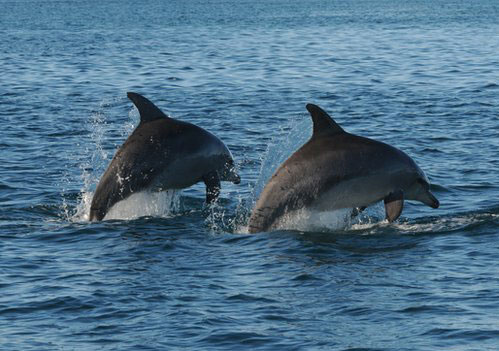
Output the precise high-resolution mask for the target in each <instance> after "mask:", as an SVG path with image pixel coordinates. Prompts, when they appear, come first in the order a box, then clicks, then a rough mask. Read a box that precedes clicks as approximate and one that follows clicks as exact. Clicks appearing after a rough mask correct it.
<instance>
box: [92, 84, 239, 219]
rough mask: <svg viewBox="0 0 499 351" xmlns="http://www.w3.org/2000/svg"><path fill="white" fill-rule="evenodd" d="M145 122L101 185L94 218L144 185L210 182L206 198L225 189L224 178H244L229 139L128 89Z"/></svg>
mask: <svg viewBox="0 0 499 351" xmlns="http://www.w3.org/2000/svg"><path fill="white" fill-rule="evenodd" d="M127 96H128V98H129V99H130V100H132V102H133V103H134V104H135V106H136V107H137V109H138V110H139V113H140V123H139V125H138V126H137V128H136V129H135V130H134V131H133V132H132V134H131V135H130V136H129V137H128V139H127V140H126V141H125V143H124V144H123V145H122V146H121V147H120V148H119V149H118V151H117V152H116V154H115V155H114V158H113V159H112V161H111V163H110V164H109V167H108V168H107V170H106V172H105V173H104V175H103V176H102V178H101V179H100V181H99V184H98V185H97V189H96V190H95V194H94V197H93V199H92V204H91V206H90V216H89V219H90V220H91V221H100V220H102V219H103V218H104V217H105V215H106V213H107V212H108V210H109V209H110V208H111V207H112V206H113V205H114V204H116V203H117V202H118V201H121V200H123V199H126V198H127V197H128V196H129V195H131V194H132V193H134V192H139V191H142V190H166V189H182V188H187V187H189V186H191V185H193V184H195V183H197V182H200V181H203V182H204V183H205V184H206V201H207V202H212V201H214V200H215V199H216V198H217V197H218V195H219V193H220V181H221V180H223V181H232V182H234V183H236V184H237V183H239V182H240V177H239V175H237V173H236V171H235V168H234V161H233V159H232V155H231V153H230V151H229V150H228V149H227V147H226V146H225V144H224V143H223V142H222V141H221V140H220V139H218V138H217V137H216V136H214V135H213V134H211V133H209V132H208V131H206V130H204V129H202V128H200V127H198V126H195V125H193V124H191V123H187V122H182V121H178V120H175V119H173V118H170V117H168V116H167V115H165V114H164V113H163V112H162V111H161V110H160V109H159V108H158V107H156V106H155V105H154V104H153V103H152V102H151V101H149V100H148V99H146V98H145V97H143V96H141V95H139V94H136V93H127Z"/></svg>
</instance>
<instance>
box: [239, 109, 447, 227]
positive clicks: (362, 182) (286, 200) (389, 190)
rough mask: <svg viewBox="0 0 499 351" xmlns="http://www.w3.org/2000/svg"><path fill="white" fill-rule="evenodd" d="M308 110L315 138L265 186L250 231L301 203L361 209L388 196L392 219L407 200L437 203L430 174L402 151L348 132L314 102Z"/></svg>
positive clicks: (388, 215) (270, 223)
mask: <svg viewBox="0 0 499 351" xmlns="http://www.w3.org/2000/svg"><path fill="white" fill-rule="evenodd" d="M307 110H308V112H309V113H310V115H311V117H312V121H313V134H312V137H311V138H310V140H309V141H308V142H307V143H305V144H304V145H303V146H302V147H301V148H300V149H298V150H297V151H296V152H295V153H294V154H293V155H291V156H290V157H289V158H288V159H287V160H286V161H285V162H284V163H283V164H281V165H280V166H279V168H278V169H277V171H276V172H275V173H274V174H273V176H272V177H271V179H270V180H269V182H268V183H267V184H266V185H265V188H264V189H263V191H262V193H261V195H260V197H259V199H258V201H257V203H256V205H255V208H254V209H253V212H252V214H251V217H250V220H249V224H248V231H249V232H250V233H257V232H262V231H268V230H271V229H273V227H275V225H276V224H277V222H278V220H279V219H280V218H281V217H282V216H283V215H284V214H286V213H290V212H292V211H296V210H300V209H302V208H310V209H316V210H319V211H325V210H335V209H341V208H352V209H360V210H363V209H364V208H366V207H367V206H369V205H371V204H374V203H376V202H378V201H381V200H384V203H385V211H386V218H387V219H388V221H389V222H393V221H395V220H396V219H397V218H398V217H399V216H400V214H401V213H402V209H403V204H404V199H407V200H416V201H420V202H422V203H424V204H426V205H428V206H430V207H432V208H438V206H439V202H438V200H437V199H436V198H435V196H434V195H433V194H432V193H431V192H430V184H429V181H428V178H427V177H426V175H425V174H424V172H423V171H422V170H421V169H420V168H419V167H418V166H417V165H416V163H415V162H414V161H413V160H412V159H411V158H410V157H409V156H407V155H406V154H405V153H404V152H402V151H401V150H399V149H397V148H395V147H393V146H390V145H387V144H385V143H382V142H379V141H375V140H372V139H368V138H364V137H361V136H357V135H353V134H350V133H347V132H345V131H344V130H343V129H342V128H341V127H340V126H339V125H338V124H336V122H335V121H334V120H333V119H332V118H331V117H330V116H329V115H328V114H327V113H326V112H325V111H323V110H322V109H321V108H320V107H318V106H316V105H313V104H308V105H307Z"/></svg>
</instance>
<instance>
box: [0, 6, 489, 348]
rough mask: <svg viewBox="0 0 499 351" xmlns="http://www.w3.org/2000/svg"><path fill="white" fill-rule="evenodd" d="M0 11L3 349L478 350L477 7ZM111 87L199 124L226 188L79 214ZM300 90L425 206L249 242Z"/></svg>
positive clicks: (483, 45)
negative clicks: (376, 145) (386, 148)
mask: <svg viewBox="0 0 499 351" xmlns="http://www.w3.org/2000/svg"><path fill="white" fill-rule="evenodd" d="M0 6H1V8H2V11H0V33H1V34H2V40H1V41H0V67H1V68H0V72H1V74H0V76H1V78H0V79H1V84H0V121H1V128H0V150H1V152H0V255H1V260H0V330H1V332H0V349H2V350H96V349H99V350H139V349H140V350H243V349H247V350H255V349H260V350H496V349H497V345H498V344H499V318H498V317H497V316H498V315H499V264H498V262H499V244H498V242H499V200H498V199H499V181H498V170H499V156H498V155H499V153H498V150H499V99H498V97H499V68H498V67H499V55H498V52H499V22H497V18H499V5H498V4H497V2H496V1H487V0H479V1H472V2H464V1H425V0H421V1H411V2H406V1H401V0H400V1H383V0H372V1H367V0H365V1H319V0H317V1H306V2H305V1H295V0H287V1H281V0H274V1H258V0H257V1H231V0H227V1H222V0H214V1H195V0H192V1H191V0H189V1H159V0H158V1H154V0H151V1H144V2H137V1H125V0H123V1H106V2H97V1H68V0H66V1H4V0H0ZM127 91H136V92H139V93H142V94H144V95H145V96H147V97H148V98H150V99H151V100H152V101H154V102H155V103H156V104H157V105H158V106H159V107H161V108H162V109H163V110H164V111H165V112H167V113H169V114H170V115H172V116H173V117H175V118H178V119H181V120H185V121H189V122H191V123H195V124H197V125H199V126H202V127H204V128H206V129H208V130H209V131H211V132H212V133H214V134H216V135H217V136H219V137H220V138H221V139H222V140H223V141H224V142H225V143H226V144H227V145H228V147H229V148H230V150H231V151H232V153H233V155H234V158H235V160H236V162H237V164H238V167H239V170H240V174H241V176H242V182H241V184H239V185H234V184H229V183H223V189H222V194H221V198H220V200H219V201H218V204H217V205H216V206H214V207H213V208H206V207H205V206H204V205H203V201H204V187H203V186H201V185H196V186H194V187H192V188H190V189H186V190H184V191H182V192H177V193H168V194H141V195H140V194H139V195H138V196H136V197H134V198H133V199H129V200H127V201H125V202H123V203H122V204H121V205H120V206H121V207H119V208H116V209H114V210H113V211H114V212H113V214H112V216H110V218H111V219H110V220H107V221H103V222H100V223H89V222H88V221H87V219H86V218H87V215H88V211H89V201H90V200H91V197H92V193H93V191H94V190H95V186H96V184H97V182H98V180H99V177H100V175H101V174H102V172H103V171H104V170H105V168H106V167H107V165H108V163H109V161H110V159H111V158H112V156H113V155H114V152H115V151H116V149H117V148H118V147H119V145H121V143H122V142H123V141H124V140H125V139H126V137H127V135H128V134H129V133H130V132H131V131H132V130H133V128H134V127H135V126H136V125H137V122H138V113H137V111H136V110H135V109H134V108H133V105H132V104H131V102H130V101H129V100H128V99H127V98H126V92H127ZM308 102H312V103H315V104H318V105H320V106H322V107H323V108H324V109H326V110H327V111H328V112H330V113H331V115H332V116H333V117H334V118H335V119H336V121H337V122H338V123H339V124H340V125H342V126H343V127H344V128H345V129H346V130H348V131H350V132H353V133H356V134H360V135H363V136H367V137H371V138H374V139H377V140H381V141H384V142H387V143H390V144H392V145H394V146H397V147H399V148H401V149H402V150H404V151H405V152H406V153H408V154H409V155H411V157H413V158H414V159H415V160H416V162H417V163H418V164H419V165H420V166H421V168H422V169H423V170H425V172H426V174H427V175H428V177H429V178H430V180H431V182H432V191H433V192H434V193H435V195H436V196H437V197H438V198H439V200H440V202H441V207H440V208H439V209H437V210H433V209H431V208H428V207H425V206H423V205H421V204H419V203H407V202H406V206H405V208H404V212H403V214H402V216H401V218H400V219H399V220H398V222H397V223H395V224H388V223H386V222H385V221H383V217H384V213H383V208H382V206H381V205H377V206H374V207H373V208H371V209H369V210H368V211H367V212H366V213H365V214H363V215H362V216H361V218H360V219H357V220H354V221H353V222H351V223H346V224H345V223H343V224H342V225H340V226H338V225H337V224H338V222H341V221H342V217H341V216H342V214H341V213H340V214H338V213H330V214H321V215H320V216H318V217H317V218H315V219H314V223H312V224H313V226H311V227H306V226H305V228H300V229H301V230H300V231H289V230H288V231H284V230H282V231H275V232H271V233H260V234H256V235H248V234H245V229H244V228H245V225H246V222H247V220H248V216H249V212H250V211H251V208H252V206H253V203H254V201H255V198H256V196H257V195H258V193H259V192H260V191H261V189H262V187H263V185H264V184H265V182H266V180H267V179H268V177H269V176H270V175H271V174H272V172H273V171H274V170H275V169H276V167H277V166H278V165H279V163H280V162H282V161H283V160H284V159H286V157H288V156H289V155H290V154H291V153H292V152H293V151H294V150H295V149H296V148H298V147H299V146H300V145H301V144H302V143H304V142H305V141H306V140H307V138H308V137H309V136H310V134H311V121H310V118H309V116H308V114H307V112H306V110H305V104H306V103H308ZM309 224H310V223H309ZM316 228H319V229H316Z"/></svg>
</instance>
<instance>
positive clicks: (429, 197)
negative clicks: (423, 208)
mask: <svg viewBox="0 0 499 351" xmlns="http://www.w3.org/2000/svg"><path fill="white" fill-rule="evenodd" d="M425 195H426V197H425V198H424V199H422V201H421V202H422V203H424V204H425V205H428V206H430V207H431V208H438V206H440V202H439V201H438V199H437V198H436V197H435V195H433V194H432V193H431V192H430V191H427V192H426V194H425Z"/></svg>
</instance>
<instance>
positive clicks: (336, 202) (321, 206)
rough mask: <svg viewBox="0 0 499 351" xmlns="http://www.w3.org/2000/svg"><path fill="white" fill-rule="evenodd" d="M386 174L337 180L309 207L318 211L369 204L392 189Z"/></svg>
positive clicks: (378, 199)
mask: <svg viewBox="0 0 499 351" xmlns="http://www.w3.org/2000/svg"><path fill="white" fill-rule="evenodd" d="M392 187H393V186H392V185H390V184H389V180H388V179H387V177H386V176H369V177H362V178H355V179H351V180H348V181H343V182H339V183H338V184H336V185H335V186H333V187H332V188H330V189H329V190H327V191H325V192H324V193H322V194H321V195H320V196H319V197H318V198H317V199H316V200H315V201H314V202H312V204H311V207H312V208H313V209H315V210H318V211H331V210H337V209H341V208H354V207H360V206H369V205H371V204H373V203H375V202H378V201H380V200H382V199H383V198H384V197H385V196H387V195H388V194H389V193H390V192H391V191H392Z"/></svg>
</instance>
